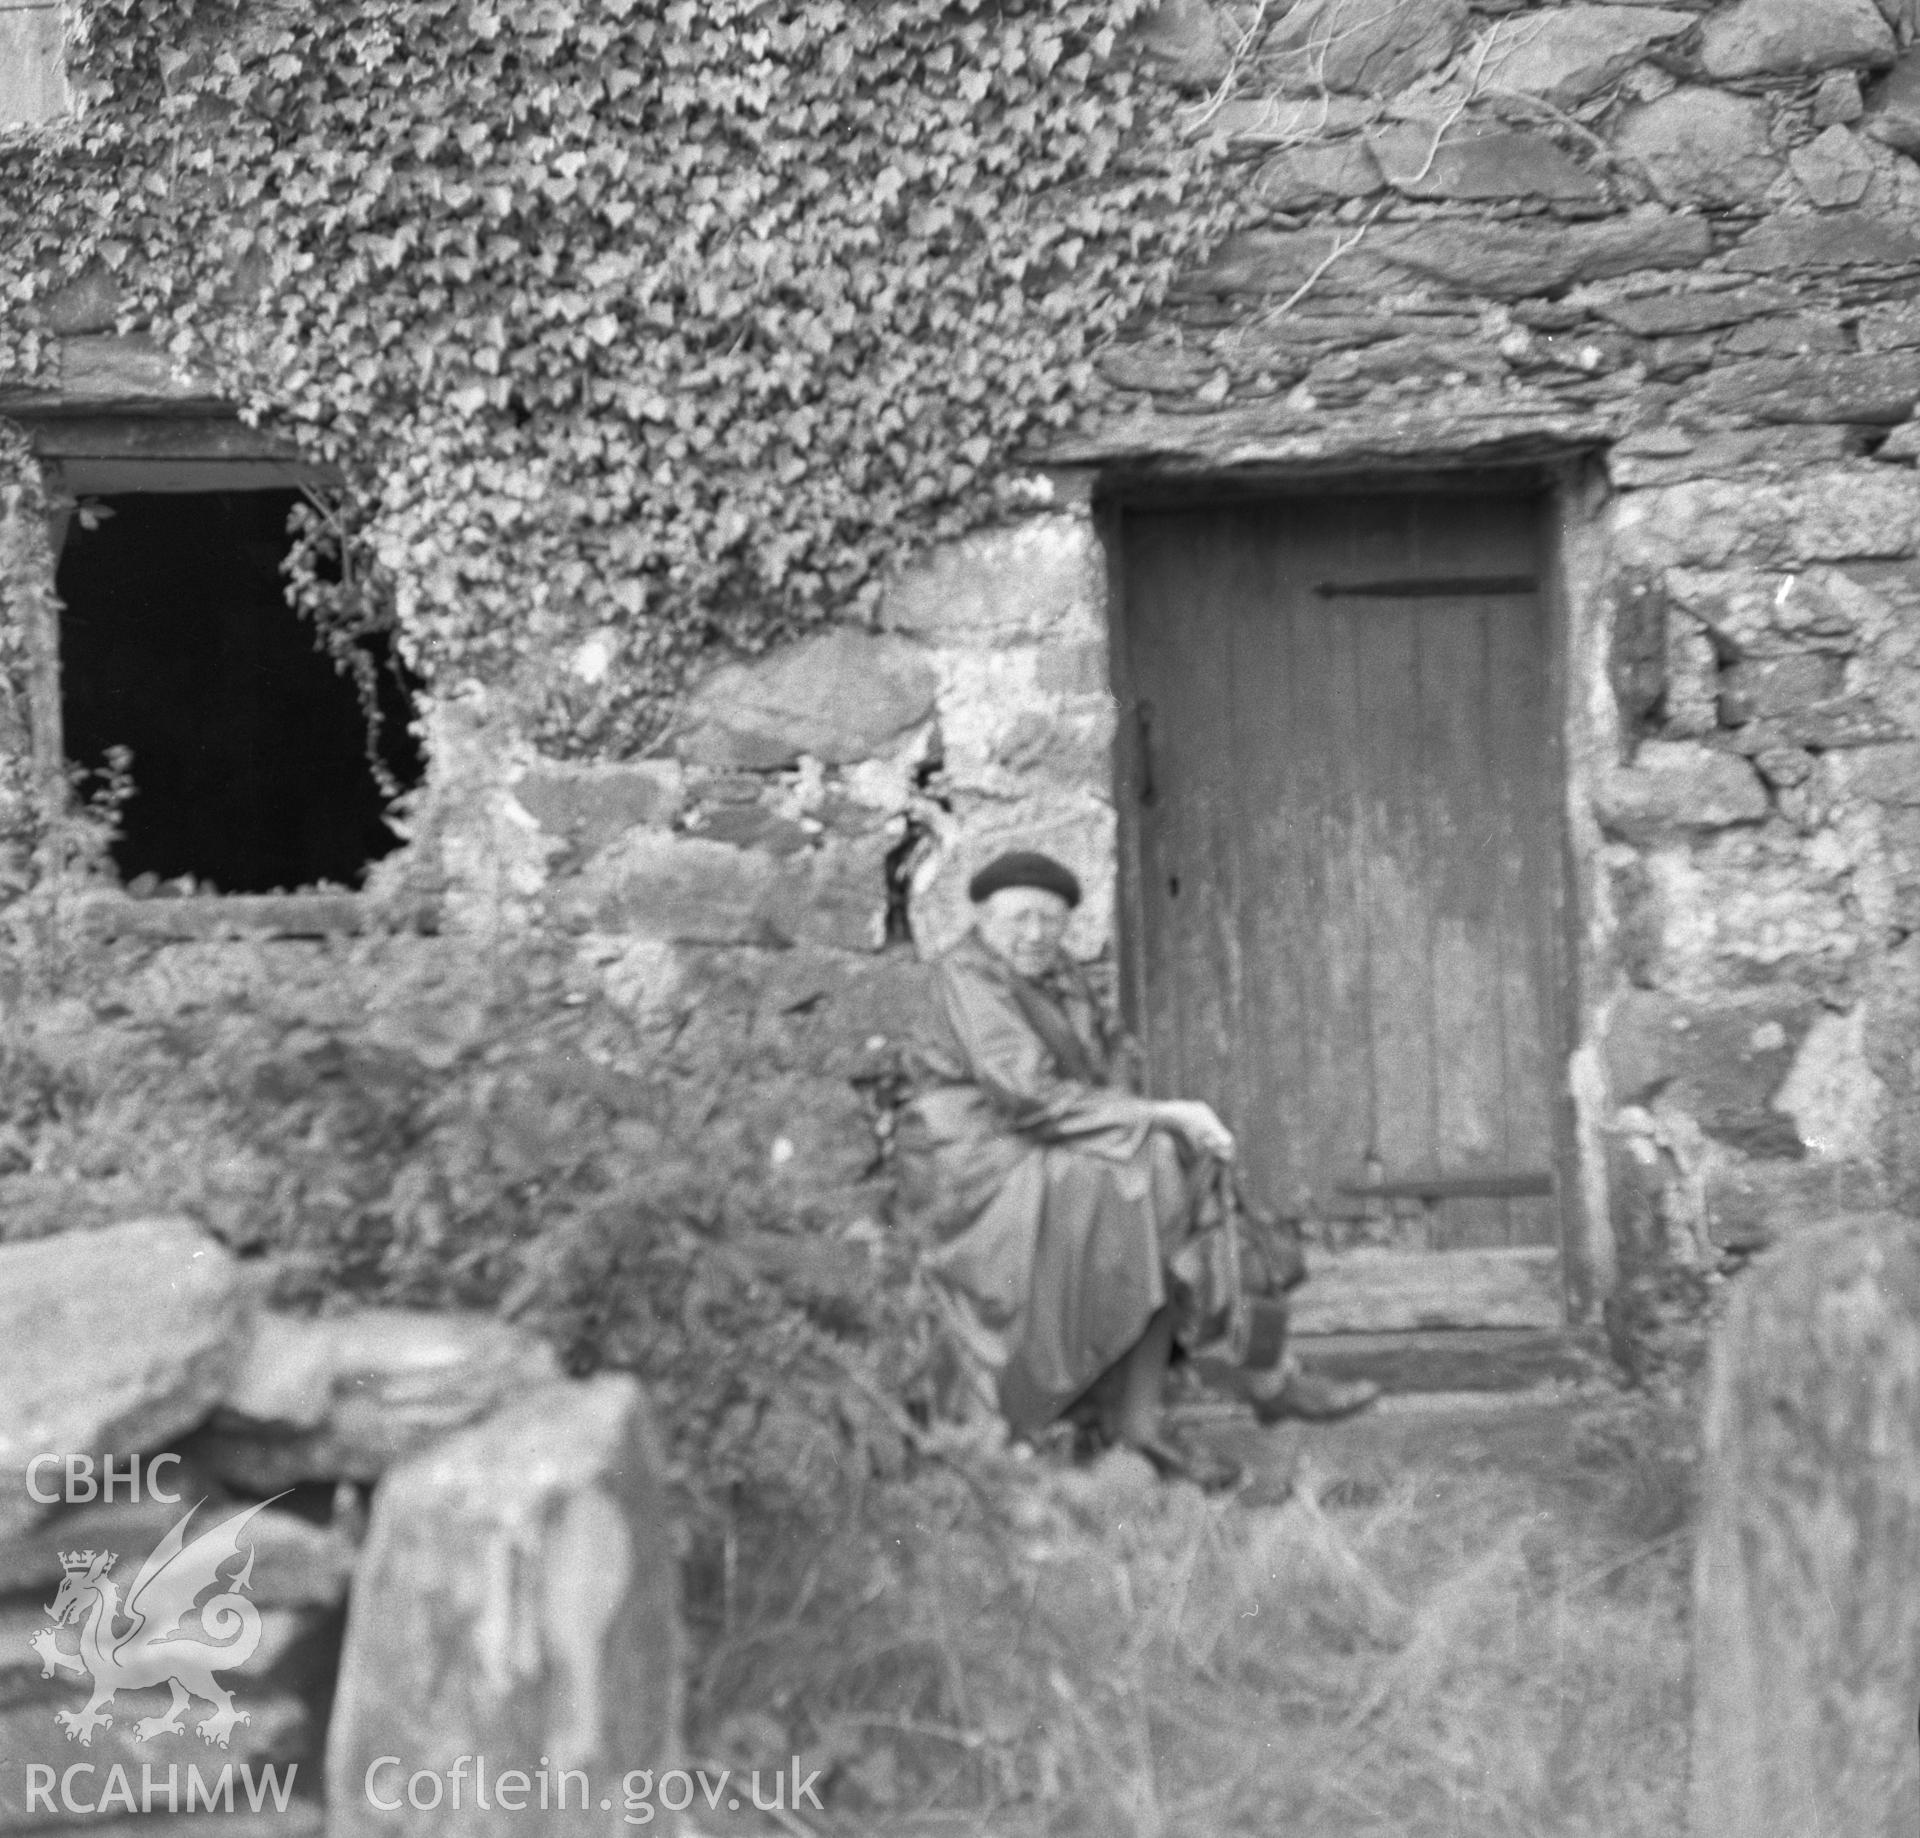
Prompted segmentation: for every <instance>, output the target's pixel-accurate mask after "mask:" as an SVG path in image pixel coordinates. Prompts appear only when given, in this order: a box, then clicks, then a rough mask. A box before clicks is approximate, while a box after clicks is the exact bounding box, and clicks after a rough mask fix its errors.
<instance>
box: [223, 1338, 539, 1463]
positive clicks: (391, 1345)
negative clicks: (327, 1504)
mask: <svg viewBox="0 0 1920 1838" xmlns="http://www.w3.org/2000/svg"><path fill="white" fill-rule="evenodd" d="M558 1375H559V1365H558V1362H557V1361H556V1360H555V1358H554V1355H553V1350H552V1348H550V1347H549V1346H547V1345H546V1344H545V1343H544V1342H543V1341H540V1340H536V1339H535V1338H534V1337H533V1336H532V1335H531V1334H529V1333H527V1332H526V1331H525V1330H524V1329H522V1328H517V1327H514V1326H513V1325H512V1324H511V1323H509V1322H505V1321H500V1320H496V1319H495V1318H494V1317H493V1316H491V1315H477V1314H476V1315H455V1314H443V1313H425V1312H422V1311H419V1310H415V1309H402V1308H393V1309H361V1310H356V1311H355V1312H353V1313H351V1314H345V1315H330V1316H327V1317H324V1318H322V1319H320V1320H314V1321H305V1320H299V1319H296V1318H294V1317H292V1316H287V1315H279V1314H266V1315H262V1316H261V1317H260V1318H259V1320H258V1322H257V1323H256V1325H255V1328H254V1332H253V1335H252V1337H251V1339H250V1341H249V1342H248V1345H247V1349H246V1353H245V1356H244V1358H243V1359H242V1360H241V1362H240V1365H239V1368H238V1370H237V1371H236V1372H235V1374H234V1377H233V1380H232V1382H231V1384H230V1385H229V1386H228V1388H227V1392H226V1396H225V1398H224V1400H223V1401H222V1404H221V1408H220V1410H219V1411H218V1412H217V1413H216V1415H215V1417H214V1420H213V1422H212V1424H211V1425H210V1427H209V1429H208V1430H207V1432H206V1434H205V1435H203V1436H201V1437H199V1438H197V1439H196V1441H195V1443H194V1444H193V1453H194V1455H195V1456H196V1457H197V1458H198V1459H200V1460H202V1461H204V1462H205V1463H206V1464H207V1465H208V1466H209V1467H211V1468H212V1469H213V1471H214V1472H215V1473H217V1474H219V1475H221V1476H222V1477H223V1478H224V1479H226V1480H228V1481H229V1482H231V1483H232V1484H233V1485H235V1486H239V1487H243V1488H245V1489H246V1490H247V1491H248V1492H250V1493H263V1494H267V1493H277V1492H278V1491H279V1490H280V1489H282V1488H285V1487H293V1486H297V1485H299V1484H300V1483H301V1482H303V1481H334V1480H354V1481H370V1480H374V1479H376V1478H377V1477H378V1476H379V1475H381V1474H382V1473H384V1472H385V1471H386V1470H387V1469H388V1468H389V1467H391V1466H392V1465H393V1463H394V1462H396V1461H399V1460H401V1459H403V1458H404V1457H405V1456H408V1455H411V1454H413V1453H414V1452H415V1451H416V1450H419V1449H422V1448H424V1447H426V1445H427V1444H428V1443H430V1442H433V1441H436V1440H437V1439H438V1438H440V1437H442V1436H444V1435H447V1434H448V1433H449V1432H451V1431H453V1430H456V1429H459V1428H462V1427H464V1426H465V1425H466V1424H469V1423H472V1422H474V1421H475V1420H476V1419H478V1418H480V1417H483V1416H485V1415H487V1414H488V1413H489V1412H490V1411H493V1410H496V1409H498V1408H499V1407H500V1406H501V1404H503V1403H505V1402H506V1401H508V1400H510V1399H512V1398H516V1397H519V1396H522V1395H523V1394H525V1393H526V1392H528V1391H530V1390H532V1389H534V1388H535V1387H537V1386H540V1385H543V1384H546V1383H547V1382H549V1381H550V1380H552V1379H554V1378H556V1377H557V1376H558Z"/></svg>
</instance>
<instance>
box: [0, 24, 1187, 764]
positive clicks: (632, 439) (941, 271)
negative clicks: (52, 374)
mask: <svg viewBox="0 0 1920 1838" xmlns="http://www.w3.org/2000/svg"><path fill="white" fill-rule="evenodd" d="M76 4H77V6H78V9H79V10H78V15H77V19H78V24H77V35H76V41H75V44H74V47H73V56H72V69H71V73H70V74H71V76H72V79H73V82H74V85H75V93H76V97H77V109H76V114H75V117H74V119H73V121H72V122H71V123H70V124H68V125H67V126H65V127H64V128H61V129H58V130H54V131H51V132H49V131H47V130H42V131H40V132H38V133H37V134H34V135H32V136H15V137H14V139H13V140H12V141H11V142H10V143H0V298H4V299H5V300H6V301H7V302H8V303H9V306H8V313H7V319H8V330H7V331H6V332H5V333H3V334H0V388H4V387H7V386H9V385H18V384H20V383H23V382H30V381H31V380H32V379H33V378H34V377H35V376H36V375H39V374H41V373H42V372H43V371H44V367H45V365H46V363H47V361H48V354H49V351H50V349H51V340H50V338H49V336H48V335H47V333H46V331H45V329H44V323H42V324H41V325H39V326H38V327H37V326H36V323H35V320H34V316H33V311H32V309H33V308H34V306H35V303H36V302H41V301H44V300H46V299H47V298H48V297H50V296H51V295H53V294H54V293H55V292H56V291H57V290H58V289H59V288H60V287H61V286H63V285H65V284H68V283H71V282H73V281H74V280H75V279H77V278H79V277H83V276H85V277H95V278H98V277H107V278H110V280H111V281H112V282H113V283H114V284H115V285H117V287H118V289H119V290H120V299H121V302H122V311H121V326H122V328H123V329H132V328H139V327H148V328H152V329H153V330H154V331H155V332H156V334H157V335H158V336H160V337H161V338H162V339H163V340H164V341H165V343H166V344H167V345H168V347H169V348H170V349H171V350H172V351H173V352H174V353H175V354H177V355H178V356H179V357H180V358H181V359H182V360H184V361H188V362H190V363H191V364H193V365H194V366H196V367H198V368H200V369H202V370H204V371H205V372H207V373H209V374H211V375H212V376H213V377H214V378H215V379H216V380H217V381H218V383H219V385H220V386H221V388H222V389H223V391H224V392H226V393H227V394H228V395H230V396H231V398H232V399H234V400H235V401H237V402H239V403H240V404H241V405H242V407H243V412H244V413H246V414H247V416H248V417H249V418H250V419H255V420H258V421H259V422H261V423H263V424H265V425H268V426H272V427H275V428H278V429H281V430H284V431H286V432H288V433H290V434H291V435H293V436H294V437H295V438H297V440H298V441H299V442H300V443H301V445H302V446H303V448H304V449H306V450H307V451H308V452H310V453H311V454H312V455H313V456H314V457H315V458H316V459H317V460H320V461H323V462H326V463H328V464H330V465H332V466H334V467H336V468H338V469H339V471H340V472H341V473H342V474H343V475H344V477H345V478H346V480H347V482H348V487H347V489H346V491H345V492H344V493H343V494H342V496H341V498H340V500H339V502H338V503H336V504H329V505H325V506H319V507H316V508H313V509H311V510H310V511H309V512H308V513H307V515H306V516H305V519H304V533H303V538H302V543H301V546H300V549H299V551H298V552H297V553H296V557H295V562H294V570H293V571H294V577H295V581H294V586H295V593H296V600H297V602H298V603H300V604H302V605H303V606H304V608H305V610H307V611H309V612H311V613H314V614H316V615H318V616H319V617H320V618H321V619H322V621H323V623H329V624H331V626H332V627H333V628H334V630H335V631H336V632H337V633H342V632H343V633H345V634H347V635H349V636H350V635H351V633H352V632H353V631H355V630H359V629H363V628H364V627H365V626H366V625H367V624H369V623H373V624H386V625H392V626H394V627H395V628H396V629H397V631H398V633H399V636H400V642H401V649H402V654H403V655H404V656H405V657H406V659H407V661H408V662H409V663H410V664H411V665H412V666H413V667H414V668H415V669H416V670H418V671H420V672H421V673H422V674H423V675H424V676H426V678H427V679H428V680H429V681H430V682H432V683H435V684H436V685H437V686H440V687H442V688H449V689H453V688H458V687H459V686H460V685H462V684H464V683H465V682H467V681H470V680H478V681H482V682H487V683H491V684H495V685H500V686H504V687H509V688H510V689H511V690H512V692H513V693H514V695H515V697H516V698H517V700H518V702H519V704H520V706H521V708H522V710H523V712H524V717H525V720H526V723H527V726H528V727H529V729H530V731H532V732H533V733H534V734H535V735H536V736H537V737H538V738H540V739H541V740H542V741H543V742H545V743H546V744H547V745H549V746H550V747H553V748H555V749H556V750H559V751H569V752H585V751H592V752H599V753H603V754H605V753H614V754H617V753H621V752H628V751H632V750H634V749H636V748H638V747H641V746H643V745H644V744H645V743H646V742H647V740H648V739H649V738H650V736H651V735H652V734H653V733H654V732H655V731H657V727H658V723H659V720H660V717H661V714H662V710H663V698H665V697H667V696H670V694H671V691H672V689H673V687H674V685H675V684H676V683H677V682H678V681H680V680H682V679H683V678H684V675H685V671H686V668H687V666H688V664H689V662H690V661H691V660H692V658H694V657H695V656H697V655H698V654H699V653H700V652H701V651H702V650H703V649H706V648H708V647H710V646H713V645H715V644H720V645H727V646H733V647H738V648H743V649H748V650H751V649H755V648H758V647H760V646H762V645H764V644H765V643H766V642H768V641H769V640H770V639H772V638H774V637H776V636H779V635H781V634H783V633H787V632H791V631H793V630H796V629H799V628H802V627H805V626H806V625H808V624H810V623H814V622H818V621H822V620H827V619H834V618H848V617H859V616H861V614H862V613H863V612H865V611H867V610H869V609H870V608H871V607H872V605H873V604H874V599H875V595H876V592H877V586H878V583H879V582H880V581H881V580H882V579H884V577H885V575H886V573H887V572H888V570H889V569H890V568H892V567H893V566H895V565H897V564H898V563H899V561H900V560H901V559H902V558H903V557H904V555H905V554H906V553H908V552H909V551H910V550H911V549H912V548H914V547H915V546H917V545H918V544H921V543H923V542H925V541H928V540H931V539H938V538H941V537H945V536H950V535H953V534H957V533H959V532H960V531H961V530H962V529H964V528H966V527H967V526H969V525H970V524H973V523H977V522H979V521H982V520H984V519H988V518H991V517H993V516H994V515H996V514H999V513H1001V512H1002V511H1004V510H1005V509H1006V508H1008V506H1009V504H1010V501H1011V500H1012V499H1013V498H1015V497H1016V496H1017V494H1018V492H1019V490H1020V485H1019V480H1018V475H1017V472H1016V471H1015V469H1014V467H1013V464H1012V462H1013V461H1014V458H1015V456H1017V455H1018V454H1019V453H1021V452H1023V451H1027V450H1030V449H1031V447H1032V445H1033V443H1034V442H1035V440H1036V438H1038V437H1042V436H1044V434H1045V433H1046V431H1047V430H1049V429H1051V428H1058V427H1061V426H1064V425H1066V424H1067V423H1069V422H1070V421H1071V419H1072V417H1073V415H1074V413H1075V408H1076V403H1077V402H1079V401H1081V400H1083V399H1084V398H1085V397H1086V395H1087V393H1088V392H1089V391H1090V389H1091V388H1092V385H1093V379H1092V371H1091V364H1090V357H1091V354H1092V353H1093V352H1095V351H1096V350H1097V349H1098V347H1099V346H1100V345H1101V344H1102V343H1103V342H1104V341H1105V340H1106V339H1107V338H1108V337H1109V336H1110V335H1111V333H1112V332H1113V331H1114V330H1115V329H1116V328H1117V327H1118V326H1119V325H1121V324H1122V323H1123V322H1124V321H1126V320H1127V319H1128V318H1129V317H1130V316H1132V315H1133V314H1135V313H1136V312H1137V311H1138V310H1139V309H1140V307H1141V306H1142V305H1144V304H1147V303H1149V302H1151V301H1152V300H1154V299H1155V298H1157V297H1159V295H1160V294H1161V293H1162V292H1163V291H1164V289H1165V287H1166V285H1167V283H1168V281H1169V280H1170V278H1171V276H1172V274H1173V273H1174V271H1175V269H1176V268H1177V267H1178V266H1179V265H1180V264H1181V263H1182V262H1184V261H1185V260H1187V259H1188V258H1190V257H1191V256H1192V255H1193V254H1194V253H1195V252H1196V251H1197V250H1198V249H1200V248H1201V247H1203V246H1204V245H1205V244H1206V243H1207V242H1208V241H1209V240H1211V238H1212V237H1214V236H1215V235H1217V234H1218V232H1219V230H1220V229H1221V227H1222V225H1223V211H1224V209H1225V207H1224V206H1223V204H1222V203H1221V201H1220V199H1219V197H1218V196H1217V194H1216V192H1215V191H1214V190H1213V189H1212V188H1210V187H1209V186H1208V185H1207V184H1206V175H1205V166H1206V162H1207V158H1208V149H1207V147H1206V145H1205V143H1203V142H1195V141H1194V140H1193V139H1192V138H1191V137H1190V136H1183V135H1182V134H1181V133H1180V132H1179V129H1178V122H1177V119H1176V111H1177V109H1178V107H1179V101H1178V98H1177V97H1176V95H1175V94H1174V93H1173V92H1172V90H1171V89H1170V88H1169V87H1168V86H1167V85H1166V84H1165V83H1164V82H1163V81H1162V80H1161V79H1160V78H1159V77H1158V76H1157V74H1156V73H1155V71H1154V69H1153V67H1152V66H1151V65H1150V64H1149V63H1147V62H1146V61H1145V60H1144V59H1143V58H1142V56H1141V55H1140V54H1139V53H1138V51H1137V50H1136V49H1135V48H1134V40H1133V39H1132V38H1130V37H1129V35H1128V33H1127V30H1126V28H1127V27H1128V25H1129V23H1130V21H1131V20H1132V18H1133V16H1134V15H1135V14H1136V13H1137V12H1139V11H1140V10H1141V6H1142V0H998V3H997V4H996V3H994V0H667V3H664V4H663V3H662V0H304V3H302V4H290V3H288V0H76ZM22 309H27V310H26V311H24V312H23V311H22Z"/></svg>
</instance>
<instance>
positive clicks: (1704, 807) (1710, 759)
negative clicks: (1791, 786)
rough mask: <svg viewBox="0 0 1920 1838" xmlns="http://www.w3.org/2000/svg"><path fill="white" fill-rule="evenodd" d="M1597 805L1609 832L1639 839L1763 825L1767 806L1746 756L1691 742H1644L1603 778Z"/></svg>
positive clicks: (1760, 784)
mask: <svg viewBox="0 0 1920 1838" xmlns="http://www.w3.org/2000/svg"><path fill="white" fill-rule="evenodd" d="M1595 805H1596V808H1597V810H1598V813H1599V817H1600V822H1601V824H1602V826H1603V827H1604V828H1605V829H1606V830H1607V831H1608V832H1609V833H1610V834H1612V835H1615V836H1622V837H1625V838H1627V839H1628V840H1629V841H1636V842H1637V841H1647V840H1650V839H1653V838H1656V837H1659V836H1663V835H1669V834H1671V833H1673V832H1674V831H1676V830H1716V829H1726V828H1728V827H1729V826H1730V825H1733V824H1738V823H1758V822H1759V821H1760V820H1761V819H1762V818H1763V817H1765V816H1766V814H1767V808H1768V807H1767V790H1766V787H1765V786H1764V785H1763V784H1762V783H1761V782H1760V777H1759V774H1758V773H1756V772H1755V771H1754V769H1753V767H1752V765H1751V764H1750V763H1749V762H1748V761H1747V760H1745V759H1743V758H1741V756H1740V755H1739V754H1737V753H1727V752H1722V751H1721V750H1720V749H1718V748H1715V747H1709V746H1705V745H1703V744H1701V743H1700V742H1698V741H1690V740H1652V741H1647V742H1645V743H1644V744H1643V745H1642V746H1641V747H1640V748H1639V750H1638V751H1637V752H1636V753H1635V754H1634V757H1633V764H1632V765H1631V766H1622V767H1617V768H1615V769H1614V770H1613V771H1611V772H1609V773H1607V774H1606V775H1605V777H1604V778H1603V779H1602V780H1601V783H1600V787H1599V791H1598V794H1597V796H1596V798H1595Z"/></svg>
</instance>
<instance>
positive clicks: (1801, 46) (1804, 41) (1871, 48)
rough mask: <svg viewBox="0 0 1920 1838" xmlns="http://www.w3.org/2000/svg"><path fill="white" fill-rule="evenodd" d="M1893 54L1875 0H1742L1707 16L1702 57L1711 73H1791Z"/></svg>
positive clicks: (1885, 60)
mask: <svg viewBox="0 0 1920 1838" xmlns="http://www.w3.org/2000/svg"><path fill="white" fill-rule="evenodd" d="M1893 59H1894V42H1893V32H1892V29H1891V28H1890V27H1889V26H1888V24H1887V22H1886V20H1885V19H1884V18H1882V17H1881V14H1880V10H1879V8H1878V7H1876V6H1875V5H1874V4H1873V0H1814V3H1813V4H1809V3H1808V0H1738V4H1736V5H1734V6H1731V7H1729V8H1727V9H1726V10H1725V11H1723V12H1720V13H1716V14H1715V15H1714V16H1713V17H1712V18H1711V19H1709V20H1708V21H1707V24H1706V28H1705V30H1704V31H1703V32H1702V34H1701V38H1700V62H1701V65H1702V67H1703V68H1704V69H1705V71H1706V73H1707V75H1708V76H1710V77H1718V78H1727V77H1790V76H1805V75H1808V74H1810V73H1812V72H1815V71H1822V70H1831V69H1833V68H1834V66H1836V65H1839V64H1865V65H1870V66H1880V65H1885V64H1891V63H1892V62H1893Z"/></svg>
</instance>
